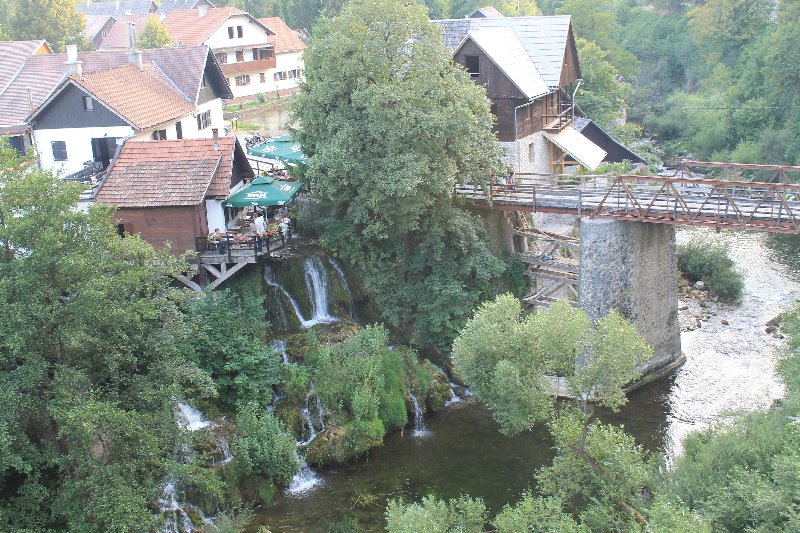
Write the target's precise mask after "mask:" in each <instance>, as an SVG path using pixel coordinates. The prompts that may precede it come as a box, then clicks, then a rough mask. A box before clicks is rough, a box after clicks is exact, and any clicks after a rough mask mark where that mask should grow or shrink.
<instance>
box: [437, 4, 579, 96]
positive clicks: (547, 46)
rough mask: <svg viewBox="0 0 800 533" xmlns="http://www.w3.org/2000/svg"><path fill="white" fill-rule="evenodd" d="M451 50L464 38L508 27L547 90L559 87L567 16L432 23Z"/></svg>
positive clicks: (566, 33) (564, 48)
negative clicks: (471, 33) (484, 31)
mask: <svg viewBox="0 0 800 533" xmlns="http://www.w3.org/2000/svg"><path fill="white" fill-rule="evenodd" d="M433 22H434V23H436V24H437V25H439V26H440V27H441V28H442V42H444V44H445V46H447V47H448V48H450V49H453V50H454V49H455V48H456V47H458V45H459V44H461V41H462V40H463V39H464V37H466V35H467V34H468V33H469V32H470V31H473V30H479V29H483V28H511V29H512V30H514V33H515V34H516V35H517V38H518V39H519V41H520V42H521V43H522V46H523V47H524V48H525V51H526V52H528V56H529V57H530V58H531V61H533V64H534V66H536V70H537V71H538V72H539V74H540V75H541V76H542V79H543V80H544V82H545V83H546V84H547V85H548V86H549V87H558V82H559V80H560V79H561V68H562V66H563V63H564V53H565V52H566V47H567V36H568V35H569V24H570V17H569V15H555V16H548V17H503V18H474V19H449V20H434V21H433Z"/></svg>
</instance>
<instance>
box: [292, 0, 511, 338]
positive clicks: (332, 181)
mask: <svg viewBox="0 0 800 533" xmlns="http://www.w3.org/2000/svg"><path fill="white" fill-rule="evenodd" d="M304 58H305V65H306V73H305V75H306V83H305V84H303V85H302V86H301V92H300V94H299V95H298V96H297V97H296V99H295V103H294V107H293V109H294V113H293V117H294V119H295V120H296V121H297V123H298V124H299V130H298V131H297V132H296V134H297V135H298V137H299V139H300V142H301V143H302V145H303V151H304V152H305V153H306V154H308V156H309V162H308V165H307V166H306V168H305V169H304V178H303V179H305V180H306V181H307V182H308V183H309V184H310V186H311V189H312V191H313V196H314V200H315V202H316V204H315V207H314V210H315V219H316V230H317V231H318V233H319V236H320V241H321V242H322V244H323V246H325V247H326V248H327V249H328V250H329V251H331V252H333V253H334V254H335V255H337V256H338V257H340V258H342V259H344V260H345V261H347V262H349V263H350V264H352V265H353V266H354V267H355V268H357V269H358V270H359V272H360V273H361V275H362V277H363V279H364V282H365V286H366V288H367V290H368V291H369V293H370V294H371V295H372V297H373V298H374V300H375V302H376V304H377V305H378V307H379V309H380V310H381V312H382V314H383V316H384V318H385V319H386V320H387V321H388V322H389V323H390V324H392V325H393V326H396V327H397V326H401V325H402V326H404V327H405V326H410V328H409V329H412V330H413V334H414V336H415V339H416V341H417V342H419V343H426V344H432V345H434V346H436V347H439V348H443V349H446V348H447V347H449V343H450V341H451V339H452V338H453V337H454V336H455V334H456V332H457V331H458V330H459V329H460V327H461V325H462V324H463V322H464V321H465V320H466V318H467V317H468V316H469V313H470V311H471V309H472V308H473V307H474V306H475V305H476V304H477V303H478V302H479V301H481V299H483V298H484V296H485V295H487V294H489V293H490V281H491V280H492V279H493V278H494V277H495V276H497V275H498V274H499V273H500V272H501V269H502V266H501V264H500V263H499V261H498V260H497V259H496V258H495V257H494V256H493V255H492V254H491V253H490V252H489V250H488V248H487V244H486V238H485V234H484V233H483V229H482V226H481V224H480V223H479V222H478V221H477V220H476V218H475V217H473V216H472V215H469V214H468V213H467V212H466V211H464V210H462V209H460V208H459V207H458V206H457V205H456V203H455V199H454V187H455V185H456V183H459V182H464V183H482V182H485V181H486V179H487V176H488V174H489V172H490V170H491V169H494V170H495V171H499V169H500V167H499V147H498V145H497V142H496V140H495V138H494V136H493V134H492V132H491V124H492V115H491V113H490V112H489V102H488V100H487V99H486V96H485V94H484V90H483V88H481V87H479V86H477V85H475V84H474V83H472V81H471V80H470V79H469V77H468V76H467V74H466V72H464V71H463V70H461V69H459V68H456V67H455V66H453V64H452V61H451V58H450V53H449V51H448V50H447V49H446V48H445V47H444V45H443V44H442V43H441V39H440V36H439V33H438V30H437V28H436V27H435V26H434V25H433V24H432V23H431V22H430V21H429V20H428V18H427V16H426V14H425V8H424V7H422V6H420V5H418V4H416V3H415V2H413V1H411V0H392V1H390V2H379V1H378V0H363V1H356V2H352V3H349V4H347V5H346V6H345V8H344V9H343V11H342V13H341V14H340V15H339V16H338V17H336V18H335V19H333V20H330V21H325V23H324V24H323V25H321V26H320V27H318V28H317V29H316V30H315V37H314V39H313V40H312V42H311V45H310V46H309V48H307V49H306V52H305V56H304Z"/></svg>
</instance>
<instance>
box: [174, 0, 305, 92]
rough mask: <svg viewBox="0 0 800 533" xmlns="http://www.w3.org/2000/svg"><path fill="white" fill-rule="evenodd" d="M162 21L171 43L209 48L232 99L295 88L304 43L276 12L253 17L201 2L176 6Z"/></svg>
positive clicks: (233, 9)
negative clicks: (190, 6) (231, 94)
mask: <svg viewBox="0 0 800 533" xmlns="http://www.w3.org/2000/svg"><path fill="white" fill-rule="evenodd" d="M264 21H268V24H266V23H265V22H264ZM164 24H165V25H166V27H167V31H169V34H170V36H171V37H172V39H173V40H174V42H175V44H176V45H179V46H186V45H197V44H205V45H207V46H210V47H211V49H212V50H213V51H214V53H215V55H216V57H217V60H218V61H219V63H220V64H221V65H222V71H223V72H224V73H225V75H226V76H227V77H228V82H229V85H230V86H231V90H232V92H233V95H234V97H235V98H237V99H248V98H249V99H252V97H254V96H255V95H258V94H267V95H274V94H276V93H281V94H286V93H287V92H293V91H295V90H297V84H298V80H299V79H300V78H302V73H303V66H302V49H303V48H304V47H305V45H304V44H303V42H302V41H301V40H300V38H299V37H298V36H297V34H296V33H295V32H294V31H293V30H291V29H290V28H289V27H288V26H286V24H285V23H284V22H283V21H281V20H280V19H279V18H277V17H273V18H270V19H256V18H254V17H253V16H251V15H250V14H248V13H245V12H243V11H241V10H239V9H237V8H231V7H225V8H215V9H206V8H204V7H202V6H201V7H200V8H198V9H176V10H174V11H172V12H171V13H170V14H169V16H167V18H166V19H164ZM281 56H282V57H281Z"/></svg>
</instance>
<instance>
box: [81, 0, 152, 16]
mask: <svg viewBox="0 0 800 533" xmlns="http://www.w3.org/2000/svg"><path fill="white" fill-rule="evenodd" d="M157 8H158V5H156V3H155V2H153V0H115V1H112V2H91V1H90V2H81V1H80V0H79V1H78V3H77V4H76V6H75V11H77V12H78V13H85V14H86V15H124V14H126V13H130V14H131V15H145V14H147V13H154V12H155V10H156V9H157Z"/></svg>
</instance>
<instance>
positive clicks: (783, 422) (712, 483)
mask: <svg viewBox="0 0 800 533" xmlns="http://www.w3.org/2000/svg"><path fill="white" fill-rule="evenodd" d="M781 329H782V331H783V332H784V333H785V334H787V335H788V337H789V342H788V346H787V348H786V349H785V351H784V354H783V357H782V360H781V365H780V370H781V375H782V377H783V379H784V382H785V383H786V388H787V394H786V399H784V400H782V401H781V405H780V406H776V407H773V409H771V410H770V411H769V412H768V413H750V414H747V415H743V416H741V417H739V418H736V419H734V420H733V421H729V422H723V423H720V424H718V425H717V426H715V427H712V428H709V429H707V430H705V431H703V432H700V433H695V434H692V435H690V436H689V438H688V439H686V441H685V442H684V453H683V455H682V456H680V457H678V458H677V459H676V461H675V467H674V468H673V469H672V470H670V471H668V472H667V473H666V475H665V476H664V478H663V479H662V481H661V483H660V486H659V490H660V492H662V493H663V494H665V495H667V496H668V497H669V498H670V499H672V500H675V501H677V500H678V499H680V500H682V501H684V502H686V504H687V505H689V506H690V507H691V508H693V509H696V510H697V511H698V512H700V513H701V514H702V515H703V516H705V517H707V518H708V519H709V520H710V521H711V523H712V524H713V526H714V530H715V531H796V530H797V529H798V528H800V493H798V491H797V487H798V486H799V485H798V483H800V428H799V427H798V422H797V420H798V415H800V308H795V309H794V310H793V311H791V312H790V313H787V314H784V315H782V316H781Z"/></svg>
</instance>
